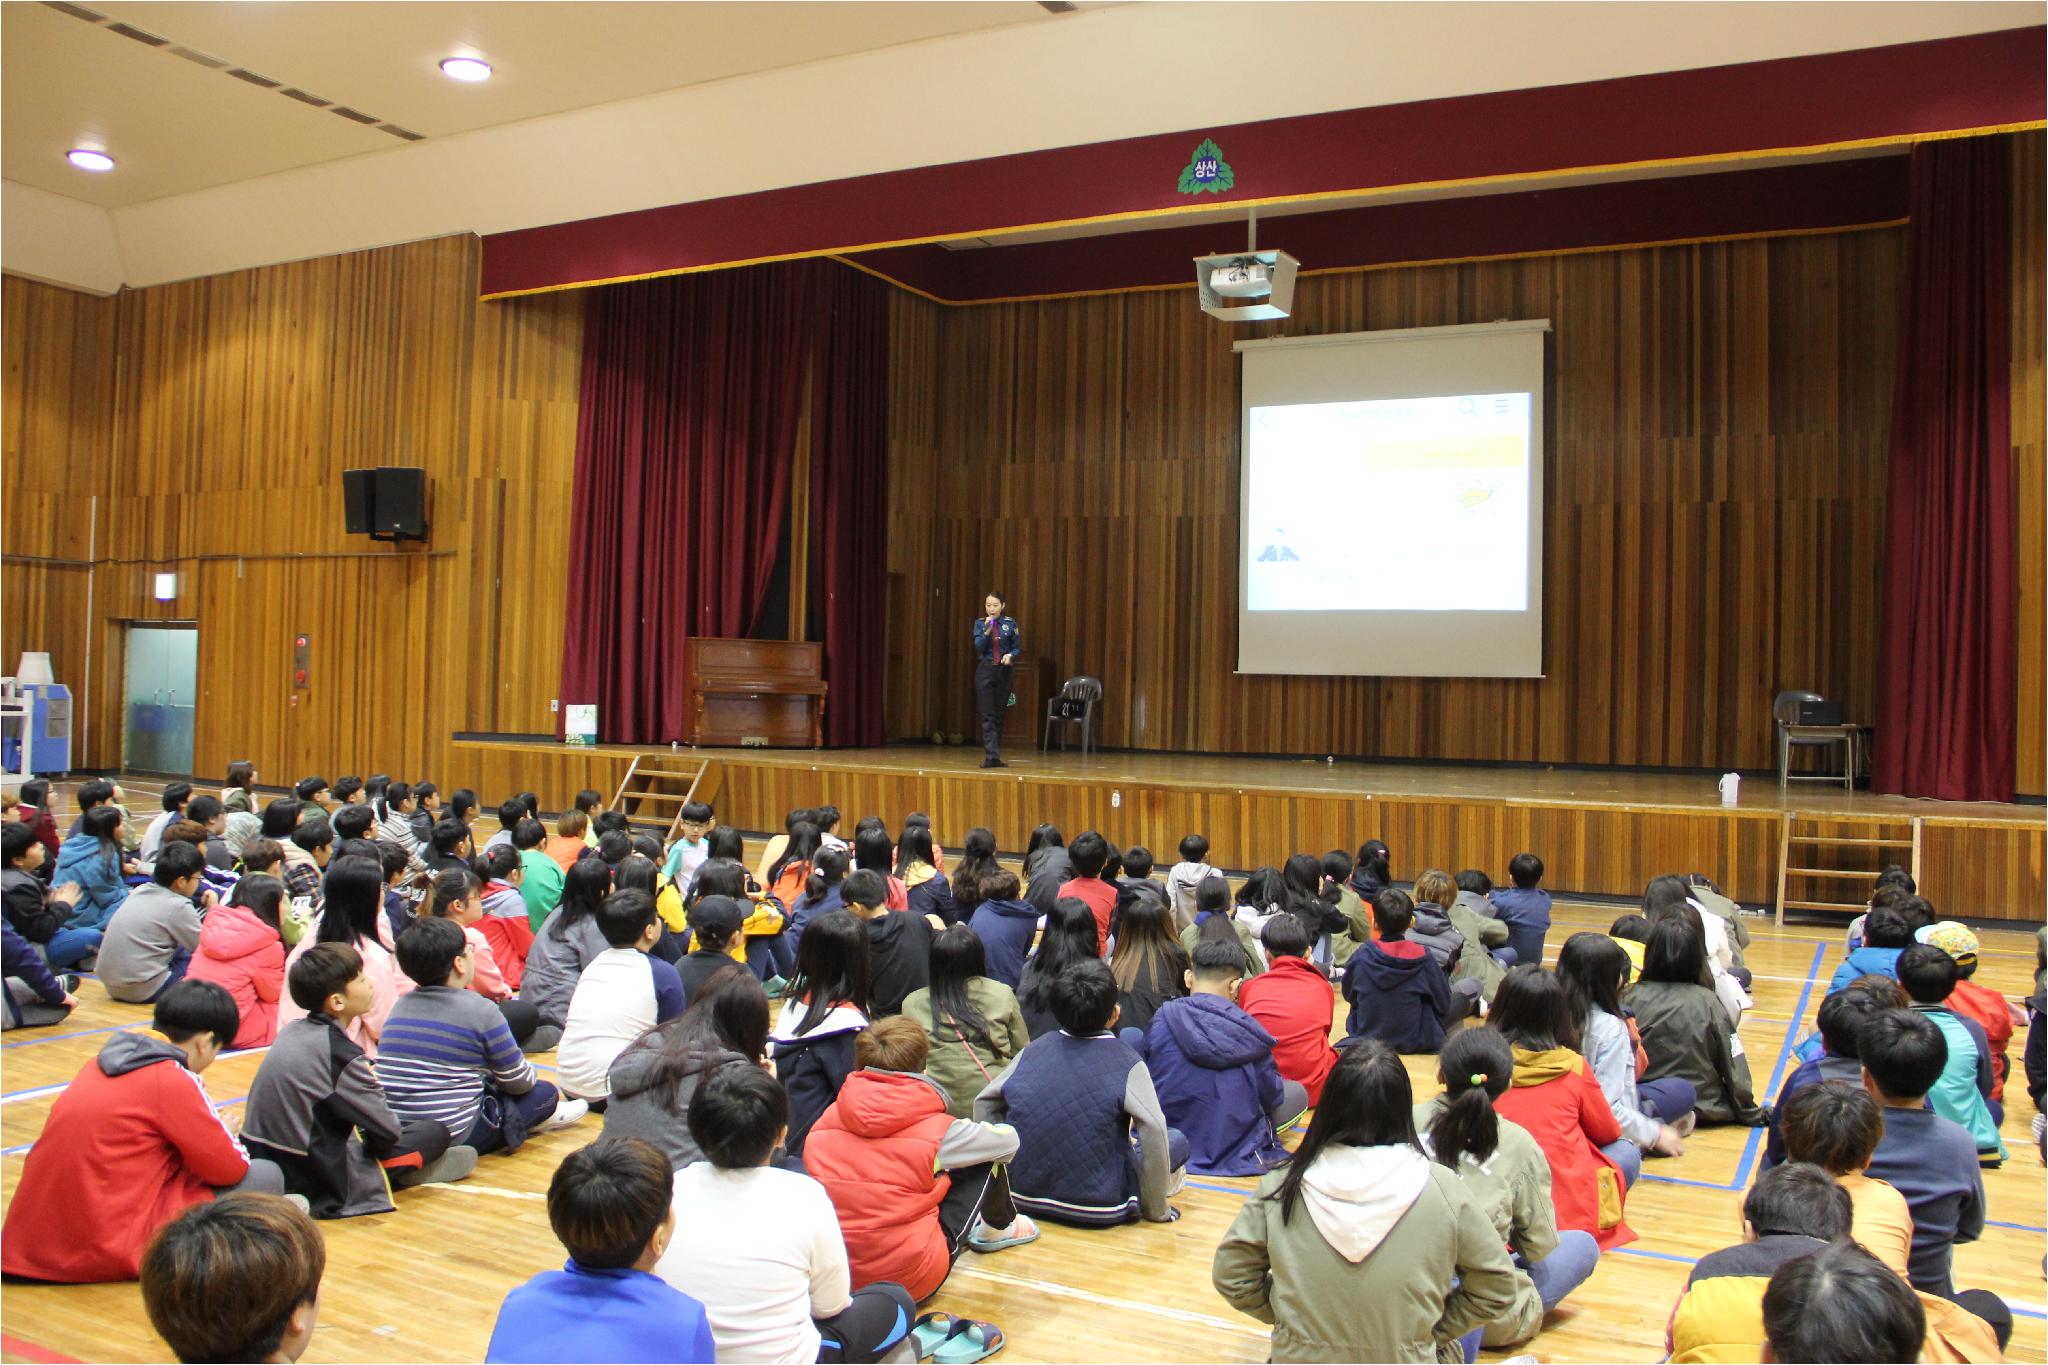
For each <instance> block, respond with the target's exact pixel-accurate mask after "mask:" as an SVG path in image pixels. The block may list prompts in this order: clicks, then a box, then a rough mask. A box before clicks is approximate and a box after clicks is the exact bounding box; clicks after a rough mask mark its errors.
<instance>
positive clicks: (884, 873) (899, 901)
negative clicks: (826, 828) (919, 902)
mask: <svg viewBox="0 0 2048 1365" xmlns="http://www.w3.org/2000/svg"><path fill="white" fill-rule="evenodd" d="M895 850H896V844H895V841H894V840H892V839H891V838H890V837H889V831H888V830H887V829H886V828H884V827H883V825H882V821H881V818H880V817H879V816H874V815H870V816H868V817H867V818H866V819H864V820H862V821H861V822H860V824H859V825H858V826H856V827H855V829H854V831H853V870H852V872H849V873H847V875H848V876H852V875H853V872H872V873H874V874H875V875H876V876H877V877H880V878H881V879H882V906H883V908H884V909H886V910H889V911H890V912H892V913H895V914H901V913H902V912H904V911H906V910H908V909H909V908H910V889H909V888H908V887H906V886H905V885H904V884H903V880H902V878H900V877H898V876H896V874H895V873H894V872H892V871H891V870H890V869H891V867H892V865H893V863H894V860H895V856H896V853H895Z"/></svg>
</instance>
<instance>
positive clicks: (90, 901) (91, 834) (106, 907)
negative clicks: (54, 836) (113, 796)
mask: <svg viewBox="0 0 2048 1365" xmlns="http://www.w3.org/2000/svg"><path fill="white" fill-rule="evenodd" d="M94 780H95V781H97V780H98V779H94ZM92 785H93V784H92V783H91V782H88V783H86V784H85V787H90V786H92ZM101 785H106V784H104V783H102V784H101ZM85 787H80V788H79V800H80V803H81V804H82V803H83V802H84V799H85ZM125 829H126V827H125V826H124V825H123V824H122V823H121V812H120V811H118V810H116V809H114V808H113V807H112V806H110V805H106V804H104V801H103V802H102V804H100V805H97V806H94V807H92V808H91V809H90V810H88V811H86V812H85V813H84V814H82V815H80V816H79V817H78V825H77V827H76V828H75V829H73V831H72V833H71V835H70V836H69V837H68V838H66V839H65V840H64V843H63V845H62V846H61V847H60V848H59V849H58V851H57V865H56V867H55V868H53V869H52V870H51V873H50V881H51V884H52V885H55V886H73V887H76V888H77V894H76V896H75V897H74V899H73V900H72V903H71V905H72V909H71V918H70V919H68V920H66V921H64V927H65V928H67V929H92V930H101V931H103V930H105V929H106V927H107V921H108V920H110V919H112V918H113V917H114V912H115V911H116V910H118V909H120V908H121V902H122V901H125V900H127V899H128V883H127V882H126V881H125V880H124V879H123V877H122V869H123V863H124V860H123V855H122V852H121V836H122V834H123V833H124V831H125Z"/></svg>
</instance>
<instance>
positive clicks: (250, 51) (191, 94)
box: [0, 0, 1100, 208]
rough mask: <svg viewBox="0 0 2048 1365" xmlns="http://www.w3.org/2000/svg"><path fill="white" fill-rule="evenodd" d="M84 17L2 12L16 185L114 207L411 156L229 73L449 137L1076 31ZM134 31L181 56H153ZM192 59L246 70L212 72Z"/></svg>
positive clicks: (359, 16) (985, 8) (354, 11)
mask: <svg viewBox="0 0 2048 1365" xmlns="http://www.w3.org/2000/svg"><path fill="white" fill-rule="evenodd" d="M81 4H83V5H84V6H85V7H86V8H89V9H90V10H92V11H93V12H95V13H98V14H102V15H105V16H106V22H103V23H98V24H95V23H92V22H89V21H87V20H84V19H80V18H76V17H74V16H72V15H70V14H67V13H64V12H62V11H59V10H57V9H54V8H51V7H50V6H48V5H44V4H39V3H34V0H8V2H7V3H5V4H4V5H0V40H4V46H0V170H4V174H5V177H6V178H7V179H9V180H13V181H16V182H17V183H20V184H25V185H31V186H34V187H35V188H37V189H42V190H47V191H49V192H51V193H53V194H61V195H65V196H67V197H69V198H73V199H80V200H83V201H85V202H86V203H90V204H97V205H99V206H100V207H102V208H119V207H122V206H125V205H129V204H141V203H147V202H148V201H150V200H152V199H159V198H163V197H165V196H167V195H172V194H184V193H189V192H191V191H194V190H203V189H209V188H212V187H214V186H216V185H225V184H231V183H233V182H235V181H239V180H249V179H253V178H255V177H258V176H264V175H271V174H275V173H276V172H279V171H285V170H290V169H293V168H295V167H301V166H311V165H317V164H319V163H321V162H326V161H334V160H338V159H340V158H343V157H350V156H357V155H361V154H363V153H369V152H380V151H390V150H393V149H395V148H398V147H402V146H404V145H405V143H404V140H402V139H400V138H398V137H395V136H393V135H392V134H391V133H388V132H382V131H379V129H378V127H377V126H376V125H365V124H362V123H357V122H354V121H351V120H350V119H348V118H345V117H342V116H340V115H337V114H335V113H333V112H332V111H331V110H328V109H321V108H316V107H314V106H312V105H309V104H306V103H302V102H300V101H298V100H295V99H293V98H290V97H287V96H285V95H283V94H281V93H280V92H279V90H277V89H264V88H262V87H260V86H257V85H252V84H249V83H247V82H246V81H244V80H242V79H239V78H236V77H232V76H230V75H228V74H227V72H228V70H230V69H234V68H240V69H242V70H246V71H249V72H253V73H255V74H257V75H261V76H264V77H268V78H269V79H271V80H275V81H280V82H282V83H283V88H288V89H297V90H300V91H303V92H306V93H308V94H311V95H314V96H318V97H320V98H322V99H325V100H328V101H331V102H333V103H334V104H336V105H339V106H344V107H347V108H350V109H353V110H356V111H358V112H360V113H363V114H368V115H375V116H376V119H377V122H378V123H379V124H383V123H388V124H391V125H394V126H396V127H399V128H403V129H406V130H408V131H410V132H414V133H419V134H422V135H424V136H426V137H429V138H432V137H446V136H448V135H450V134H454V133H464V132H470V131H473V130H475V129H479V128H490V127H496V126H500V125H503V124H509V123H516V122H519V121H521V120H523V119H533V118H542V117H545V116H547V115H549V114H558V113H562V112H564V111H567V110H571V109H582V108H588V107H591V106H595V105H602V104H609V103H611V102H613V101H616V100H624V99H631V98H634V97H636V96H640V95H648V94H653V93H655V92H657V91H662V90H671V89H676V88H680V87H683V86H693V85H702V84H705V83H707V82H711V81H718V80H723V79H727V78H730V77H734V76H743V75H748V74H751V73H754V72H760V71H768V70H773V69H776V68H781V67H789V66H797V65H802V64H805V63H809V62H815V61H820V60H823V59H826V58H831V57H840V56H846V55H850V54H853V53H859V52H870V51H876V50H879V49H882V48H889V47H896V46H900V45H902V44H905V43H915V42H921V41H925V40H928V39H933V38H944V37H949V36H952V35H955V34H960V33H968V32H975V31H980V30H987V29H996V28H1003V27H1007V26H1009V25H1013V24H1027V23H1053V22H1057V21H1058V20H1059V19H1060V18H1062V17H1063V16H1059V15H1055V14H1052V13H1049V12H1048V11H1047V10H1046V9H1044V8H1043V7H1042V6H1040V5H1039V4H1037V3H1036V0H949V2H946V3H868V2H866V0H862V2H861V3H802V2H799V0H790V2H789V3H757V4H743V3H711V2H708V0H707V2H706V3H693V4H659V3H623V4H622V3H610V2H609V0H591V2H590V3H581V4H559V3H557V4H546V3H533V4H506V3H498V4H485V3H457V4H444V3H417V4H415V3H384V2H372V3H331V2H330V0H306V2H305V3H259V2H257V0H250V3H239V4H232V3H231V4H218V3H215V4H207V3H186V2H185V0H108V2H106V3H102V0H81ZM1090 8H1100V6H1099V5H1097V6H1090ZM116 23H125V24H127V25H129V26H130V27H132V28H136V29H140V30H142V31H143V32H145V33H148V34H150V35H153V36H155V37H159V38H164V39H168V40H169V41H168V42H167V43H166V44H165V45H163V46H161V47H153V46H150V45H148V44H146V43H144V42H142V41H139V40H137V39H135V38H131V37H127V36H123V35H122V34H121V33H119V32H117V31H115V29H114V27H113V25H114V24H116ZM180 48H182V49H185V50H186V51H188V52H193V53H197V54H199V55H201V56H204V57H207V58H210V59H224V60H225V62H226V64H227V65H226V66H225V67H222V68H218V69H209V68H208V67H206V66H202V65H197V64H195V63H194V62H193V61H192V60H189V59H187V58H185V57H182V56H179V55H175V52H176V50H177V49H180ZM468 55H474V56H480V57H482V58H484V59H485V60H487V61H489V62H490V63H491V65H492V67H493V70H494V75H493V76H492V79H491V80H490V81H488V82H486V83H483V84H480V85H464V84H461V83H459V82H457V81H452V80H450V79H448V78H447V77H446V76H443V75H442V74H441V72H440V70H439V67H438V63H439V62H440V60H441V59H442V58H443V57H449V56H468ZM703 135H704V136H707V137H717V136H718V135H719V131H718V130H717V129H715V128H709V129H705V130H703ZM80 145H97V146H100V147H104V148H105V149H107V150H108V151H110V152H111V153H112V154H113V155H114V157H115V158H116V159H117V160H118V162H119V167H118V169H117V170H116V171H115V172H113V173H111V174H105V175H95V174H91V173H89V172H85V171H80V170H77V169H75V168H73V167H72V166H71V165H70V164H69V163H68V162H66V161H65V160H64V153H65V152H66V151H67V150H69V149H70V148H72V147H76V146H80Z"/></svg>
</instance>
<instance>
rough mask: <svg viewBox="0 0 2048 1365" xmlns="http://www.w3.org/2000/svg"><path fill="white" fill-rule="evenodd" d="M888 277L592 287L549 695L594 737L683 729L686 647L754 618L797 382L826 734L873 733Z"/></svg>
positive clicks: (792, 431)
mask: <svg viewBox="0 0 2048 1365" xmlns="http://www.w3.org/2000/svg"><path fill="white" fill-rule="evenodd" d="M886 287H887V286H884V285H881V284H879V283H877V282H875V281H871V280H869V279H868V278H867V277H866V276H863V275H860V274H859V273H858V272H856V271H854V270H852V269H850V268H848V267H846V266H843V265H839V264H837V263H834V262H830V261H799V262H791V263H788V264H778V265H767V266H759V267H754V268H749V269H738V270H721V271H713V272H707V273H704V274H699V275H682V276H676V277H671V278H668V279H661V280H649V281H643V282H639V283H634V284H624V285H614V286H610V287H607V288H602V289H593V290H591V291H590V297H589V302H588V304H587V312H586V314H585V323H584V332H585V339H584V353H583V382H582V393H581V405H580V410H579V413H578V417H577V434H576V486H575V493H574V495H573V498H572V502H571V508H570V541H569V582H568V628H567V633H566V638H565V640H564V644H563V651H562V700H563V703H564V704H565V705H567V704H572V703H587V702H596V703H597V706H598V733H599V736H600V737H601V738H602V739H604V740H606V741H608V742H616V743H625V744H660V743H666V742H668V741H669V740H671V739H674V738H676V737H677V736H679V735H680V734H682V733H683V730H684V726H685V721H686V716H685V710H684V708H685V698H684V695H683V688H682V658H683V642H684V640H685V639H687V638H688V637H690V636H692V635H695V636H698V637H700V638H706V637H719V638H744V637H747V636H749V635H752V634H753V633H754V632H755V630H756V629H757V627H758V624H759V621H760V619H761V616H762V612H763V608H764V606H765V605H766V604H767V597H768V591H769V586H770V583H771V581H772V580H773V578H774V575H775V561H776V556H777V552H778V550H779V549H780V548H781V547H782V546H783V545H784V544H785V543H786V541H787V538H788V520H789V495H790V482H791V473H792V470H793V469H794V467H795V463H796V460H795V454H796V437H797V426H798V421H799V415H800V414H801V412H802V411H803V407H804V403H803V396H804V384H805V382H806V376H807V375H808V376H809V382H810V384H811V386H812V387H811V407H812V414H813V417H812V429H813V444H812V469H813V471H814V484H813V487H814V489H815V501H814V505H813V512H812V522H813V524H814V527H815V537H814V538H815V540H816V557H815V560H814V573H813V575H812V582H813V583H814V584H815V585H816V587H815V588H814V593H815V594H816V595H818V596H819V597H820V598H821V616H822V622H823V629H824V636H825V646H824V674H825V678H826V680H827V681H828V682H829V683H831V685H832V693H831V699H830V704H829V705H828V706H827V707H826V710H825V720H826V727H827V729H826V736H827V741H828V742H830V743H835V744H871V743H879V742H881V740H882V739H883V734H882V729H883V721H882V714H883V713H882V694H881V669H882V653H883V626H882V622H883V615H882V613H883V607H884V603H885V600H886V591H885V588H886V582H887V578H886V567H885V559H886V546H885V543H884V536H885V533H886V523H885V518H884V510H883V509H885V508H886V507H887V496H886V478H887V454H888V452H887V440H888V426H887V403H888V368H887V367H888V328H889V318H888V303H887V300H886V297H884V296H883V294H882V292H881V291H883V290H885V289H886ZM793 548H794V552H796V553H802V552H803V551H804V550H805V548H807V547H801V546H799V547H793Z"/></svg>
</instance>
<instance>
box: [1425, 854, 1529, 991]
mask: <svg viewBox="0 0 2048 1365" xmlns="http://www.w3.org/2000/svg"><path fill="white" fill-rule="evenodd" d="M1425 903H1427V904H1429V905H1432V906H1434V907H1435V908H1436V909H1437V911H1438V913H1440V914H1441V915H1442V916H1443V917H1444V919H1445V921H1446V922H1448V923H1449V925H1450V926H1451V928H1452V930H1453V931H1455V932H1456V933H1457V935H1458V938H1459V949H1458V957H1457V961H1456V962H1455V963H1453V964H1452V966H1451V968H1450V970H1449V972H1448V973H1447V974H1448V975H1449V977H1450V979H1451V988H1452V989H1453V990H1456V989H1458V983H1459V982H1461V981H1472V982H1476V983H1478V984H1477V989H1478V991H1479V998H1480V999H1482V1000H1485V1001H1488V1002H1491V1001H1492V999H1493V992H1494V990H1495V989H1496V988H1497V987H1498V986H1499V985H1500V979H1501V976H1502V975H1503V974H1504V973H1505V972H1506V971H1507V969H1508V968H1509V967H1511V966H1513V965H1514V964H1515V960H1516V959H1515V950H1514V949H1513V948H1510V947H1508V926H1507V925H1506V924H1504V923H1502V922H1501V921H1500V920H1497V919H1494V918H1492V917H1490V916H1487V915H1479V914H1475V913H1473V911H1472V909H1471V908H1470V907H1469V906H1466V905H1463V904H1461V903H1459V900H1458V884H1457V883H1456V882H1454V881H1452V880H1451V874H1450V873H1448V872H1444V871H1442V870H1440V869H1438V868H1430V869H1429V870H1428V871H1426V872H1424V873H1423V874H1422V875H1421V876H1419V877H1417V878H1416V879H1415V908H1416V910H1417V911H1418V912H1420V910H1421V909H1422V907H1423V905H1424V904H1425ZM1503 959H1505V960H1503Z"/></svg>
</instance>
